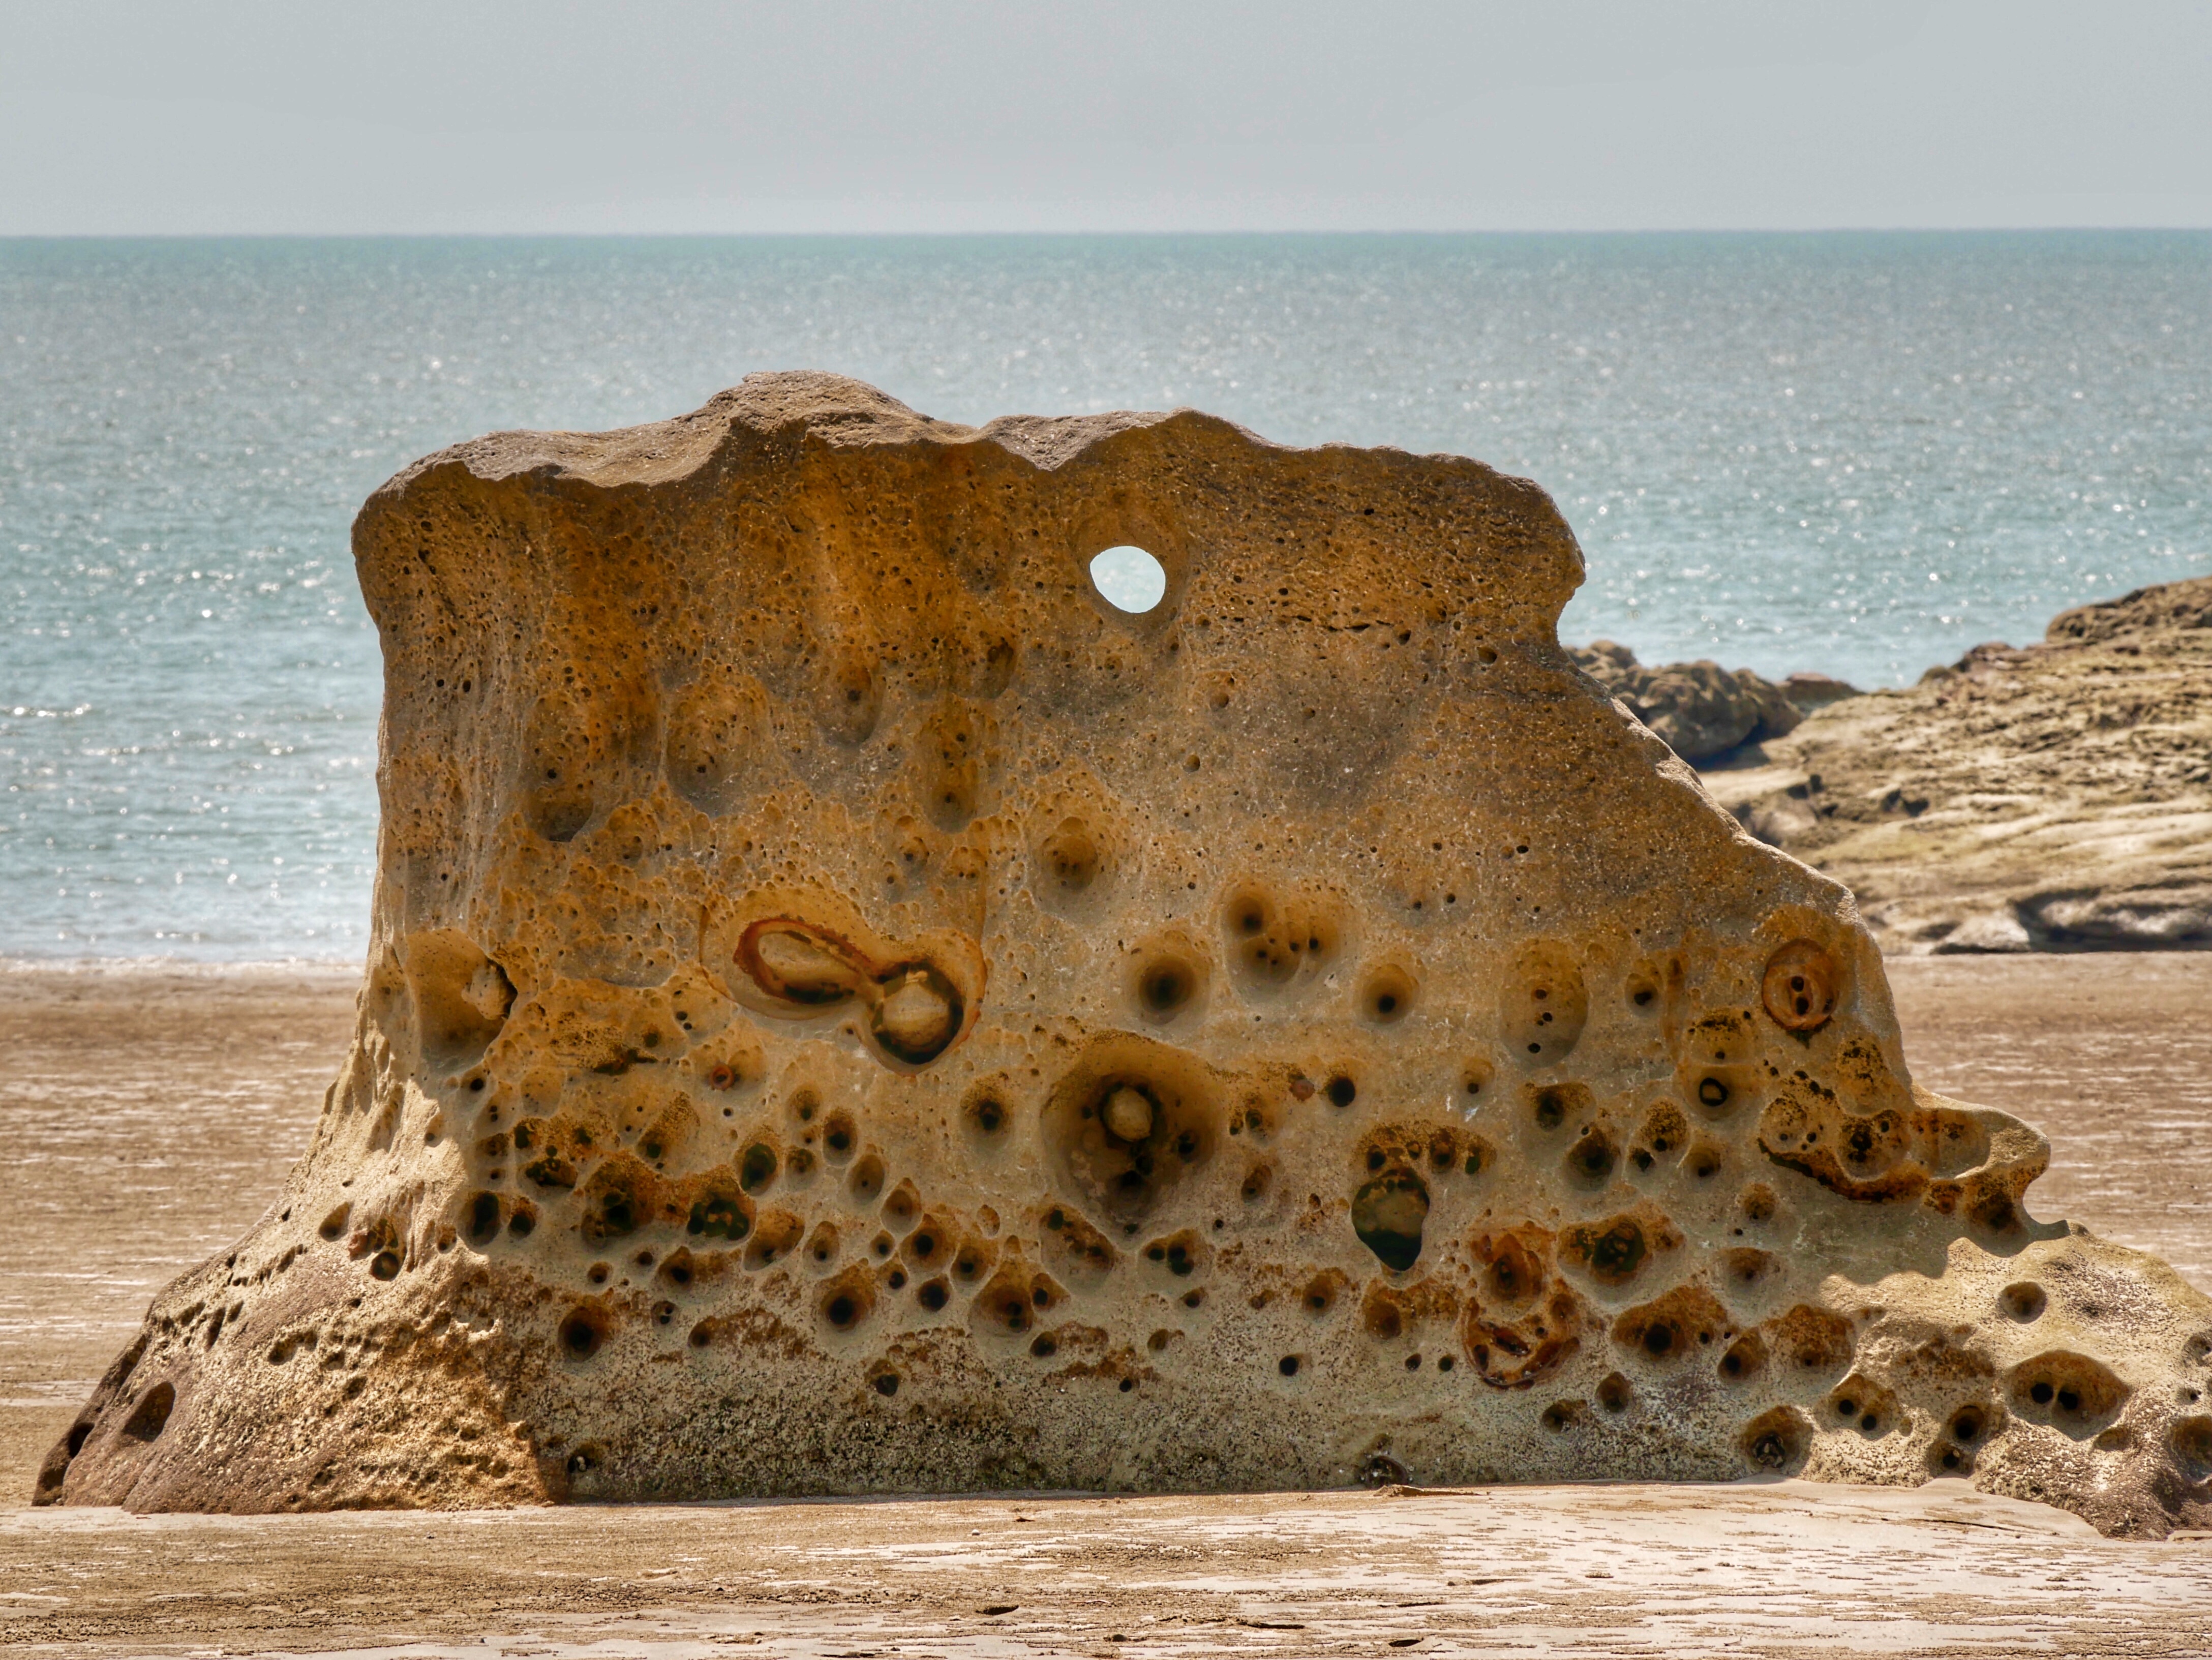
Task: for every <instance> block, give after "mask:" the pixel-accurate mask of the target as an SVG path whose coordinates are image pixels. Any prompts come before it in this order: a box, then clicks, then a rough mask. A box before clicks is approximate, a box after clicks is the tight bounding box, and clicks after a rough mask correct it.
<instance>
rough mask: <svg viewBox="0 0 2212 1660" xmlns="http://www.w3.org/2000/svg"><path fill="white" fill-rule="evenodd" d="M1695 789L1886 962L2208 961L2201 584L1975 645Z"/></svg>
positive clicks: (2206, 591)
mask: <svg viewBox="0 0 2212 1660" xmlns="http://www.w3.org/2000/svg"><path fill="white" fill-rule="evenodd" d="M1763 751H1764V752H1763V755H1762V757H1760V758H1761V761H1762V764H1760V765H1759V766H1757V767H1753V768H1748V769H1738V770H1730V771H1723V772H1717V773H1715V774H1712V775H1710V776H1709V777H1708V778H1707V780H1706V783H1707V786H1708V787H1710V788H1711V790H1712V791H1713V792H1714V794H1716V795H1717V796H1718V797H1719V798H1720V799H1721V800H1722V801H1723V803H1724V804H1726V805H1727V806H1730V807H1731V808H1733V809H1734V810H1735V812H1737V814H1738V816H1739V817H1741V818H1742V819H1743V821H1744V822H1745V823H1746V824H1748V825H1750V826H1751V827H1752V829H1753V830H1754V831H1755V832H1756V833H1757V834H1758V835H1759V836H1760V837H1762V838H1763V839H1765V841H1767V842H1771V843H1772V844H1773V845H1775V846H1777V847H1780V848H1785V849H1787V850H1788V851H1789V852H1790V853H1792V854H1796V855H1797V856H1798V857H1799V858H1802V859H1805V860H1809V861H1811V862H1812V863H1814V865H1815V866H1818V867H1819V868H1820V869H1821V870H1823V871H1826V872H1827V873H1830V874H1832V875H1833V876H1835V877H1836V878H1837V879H1839V880H1841V881H1844V882H1846V883H1848V884H1849V885H1850V887H1851V889H1852V891H1854V892H1855V893H1856V894H1857V896H1858V899H1859V903H1860V904H1861V905H1862V906H1863V908H1864V909H1865V912H1866V914H1867V916H1868V920H1869V921H1870V922H1871V923H1872V924H1873V925H1874V927H1875V930H1876V933H1877V934H1878V936H1879V937H1880V938H1881V941H1882V944H1883V946H1884V948H1885V949H1886V950H1888V951H1891V952H1966V951H2033V950H2062V951H2063V950H2077V951H2078V950H2084V949H2096V948H2099V947H2104V948H2117V949H2120V950H2128V951H2142V950H2148V949H2159V948H2173V947H2180V948H2186V949H2197V950H2208V949H2212V577H2199V578H2197V579H2195V580H2193V581H2185V582H2172V583H2167V584H2166V585H2165V586H2163V587H2154V588H2145V589H2142V590H2141V591H2139V592H2137V593H2130V594H2128V595H2125V596H2124V597H2123V598H2121V599H2115V600H2112V601H2109V602H2107V603H2105V604H2101V605H2086V606H2083V607H2081V608H2080V609H2078V610H2075V611H2067V612H2065V613H2063V615H2061V616H2060V617H2057V619H2055V620H2054V621H2053V622H2052V623H2051V627H2050V629H2049V630H2048V632H2047V635H2046V637H2045V641H2044V642H2043V643H2042V644H2041V645H2036V646H2028V647H2025V648H2018V649H2015V648H2012V647H2009V646H2002V645H1990V646H1981V647H1978V648H1975V649H1974V650H1973V651H1972V652H1969V653H1968V654H1966V657H1964V658H1963V659H1961V660H1960V662H1959V663H1958V664H1957V665H1956V666H1954V667H1951V668H1946V669H1935V670H1931V671H1929V673H1928V674H1927V675H1926V676H1925V677H1923V679H1922V680H1921V682H1920V684H1918V685H1917V686H1913V687H1910V688H1908V689H1906V690H1901V691H1888V692H1878V693H1874V694H1870V695H1869V696H1863V697H1857V698H1854V699H1852V700H1851V701H1850V702H1843V703H1838V704H1837V705H1836V706H1835V707H1833V708H1828V709H1825V710H1823V711H1822V712H1821V713H1820V714H1818V715H1816V716H1815V717H1814V718H1812V719H1810V720H1808V721H1806V722H1805V723H1804V724H1803V725H1802V727H1798V728H1796V730H1795V731H1794V732H1792V733H1789V734H1788V735H1787V736H1785V737H1784V738H1783V739H1781V740H1780V741H1779V742H1770V743H1766V744H1765V745H1764V746H1763Z"/></svg>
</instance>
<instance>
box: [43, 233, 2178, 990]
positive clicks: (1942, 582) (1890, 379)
mask: <svg viewBox="0 0 2212 1660" xmlns="http://www.w3.org/2000/svg"><path fill="white" fill-rule="evenodd" d="M774 368H822V369H831V370H836V371H839V372H842V373H843V374H853V375H857V376H859V377H860V378H861V379H863V380H869V381H872V382H873V383H875V384H876V385H878V386H882V387H883V388H884V389H885V390H886V391H888V392H891V393H892V394H893V395H895V396H896V397H898V398H902V399H903V400H904V401H905V402H907V403H908V404H911V405H913V406H914V407H915V408H916V409H919V410H923V411H925V412H927V413H928V414H931V415H934V416H939V417H945V418H947V419H951V420H955V421H963V422H970V423H980V422H982V421H985V420H987V419H989V418H990V417H993V416H995V415H1000V414H1007V413H1016V412H1025V413H1065V412H1076V411H1084V410H1106V409H1115V408H1125V407H1133V408H1140V409H1146V408H1149V409H1169V408H1174V407H1176V406H1179V405H1185V404H1189V405H1195V406H1197V407H1199V408H1201V409H1205V410H1212V411H1213V412H1215V413H1218V414H1220V415H1224V416H1226V417H1230V418H1231V419H1232V420H1235V421H1237V422H1241V423H1243V424H1245V425H1246V426H1249V427H1250V428H1252V429H1254V430H1255V431H1257V432H1259V433H1261V435H1264V436H1266V437H1267V438H1270V439H1273V440H1275V441H1279V442H1283V443H1288V444H1319V443H1324V442H1330V441H1343V442H1349V443H1355V444H1389V445H1396V446H1399V447H1403V448H1405V449H1408V450H1414V451H1449V452H1455V453H1460V454H1466V455H1473V456H1478V457H1480V458H1481V459H1484V460H1486V461H1488V462H1490V463H1492V464H1493V465H1497V466H1498V467H1501V468H1504V469H1505V470H1506V471H1511V472H1515V473H1520V474H1524V475H1526V476H1528V477H1531V478H1534V479H1535V480H1536V481H1538V482H1539V483H1541V484H1542V485H1543V486H1544V487H1545V488H1546V489H1548V490H1549V491H1550V492H1551V493H1552V495H1553V497H1554V498H1555V499H1556V500H1557V501H1558V502H1559V506H1560V508H1562V510H1563V511H1564V512H1565V514H1566V517H1567V519H1568V520H1569V521H1570V522H1571V524H1572V525H1573V526H1574V529H1575V532H1576V534H1577V537H1578V538H1580V539H1581V543H1582V546H1583V551H1584V554H1585V556H1586V558H1587V561H1588V565H1589V577H1588V581H1587V583H1586V585H1585V586H1584V587H1583V590H1582V592H1581V593H1580V594H1578V595H1577V598H1576V599H1575V600H1574V601H1573V603H1572V604H1571V605H1570V606H1569V607H1568V610H1567V613H1566V617H1565V622H1564V623H1563V624H1562V630H1561V631H1562V634H1563V636H1564V637H1565V638H1566V639H1568V640H1570V641H1573V642H1581V641H1587V640H1589V639H1593V638H1597V637H1606V638H1610V639H1613V640H1616V641H1619V642H1622V643H1624V644H1626V645H1628V646H1630V647H1631V648H1633V649H1634V650H1635V651H1636V652H1637V653H1638V654H1639V655H1640V656H1641V657H1642V658H1643V659H1644V660H1646V661H1652V662H1657V661H1671V660H1677V659H1681V658H1699V657H1710V658H1714V659H1717V660H1719V661H1720V662H1722V663H1723V664H1724V665H1726V666H1729V667H1732V668H1733V667H1738V666H1748V667H1751V668H1754V669H1757V670H1759V672H1762V673H1765V674H1768V675H1774V676H1778V675H1781V674H1784V673H1787V672H1790V671H1792V670H1797V669H1806V670H1816V671H1819V672H1823V673H1827V674H1832V675H1838V676H1841V677H1843V678H1846V679H1849V680H1850V681H1852V682H1854V683H1856V684H1859V685H1862V686H1869V687H1872V686H1884V685H1896V684H1903V683H1906V682H1910V681H1911V680H1912V679H1914V678H1917V676H1919V675H1920V674H1921V673H1922V672H1923V671H1924V670H1926V669H1927V668H1928V667H1929V666H1931V665H1933V664H1936V663H1940V662H1945V661H1948V660H1953V659H1955V658H1956V657H1958V656H1959V655H1960V654H1961V653H1962V652H1964V651H1965V650H1966V649H1967V648H1970V647H1972V646H1973V645H1975V644H1976V643H1978V642H1983V641H1987V640H2007V641H2011V642H2026V641H2029V640H2033V639H2035V638H2037V637H2039V635H2041V633H2042V630H2043V628H2044V625H2045V623H2046V622H2047V621H2048V620H2049V618H2050V617H2051V614H2052V613H2053V612H2055V611H2058V610H2060V609H2062V608H2063V607H2066V606H2069V605H2079V604H2081V603H2083V602H2085V601H2087V600H2090V599H2097V598H2100V597H2103V596H2108V595H2113V594H2117V593H2122V592H2124V591H2125V590H2127V589H2130V588H2133V587H2139V586H2141V585H2143V584H2146V583H2152V582H2160V581H2171V580H2173V579H2175V578H2179V577H2182V576H2188V575H2202V574H2204V573H2206V572H2208V571H2212V233H2197V232H2179V233H2176V232H2155V233H2154V232H2140V233H2138V232H2078V233H2037V234H1823V235H1799V234H1771V235H1769V234H1725V235H1723V234H1713V235H1700V234H1679V235H1677V234H1668V235H1650V234H1640V235H1619V236H1599V235H1572V236H1568V235H1561V236H1545V235H1514V236H1504V235H1468V236H1439V235H1424V236H1380V235H1376V236H1288V235H1285V236H1224V237H1200V236H1144V237H1139V236H1053V237H1031V238H1022V237H1004V238H996V237H961V238H942V239H938V238H884V239H839V238H799V239H736V240H700V239H671V240H623V239H575V240H519V239H484V240H435V239H428V240H416V239H408V240H123V241H100V240H0V779H4V780H5V794H4V798H0V958H9V959H14V960H18V961H21V960H32V961H47V962H53V961H63V960H68V961H86V960H90V961H99V960H103V959H142V958H164V959H171V960H181V961H184V962H188V963H197V964H224V963H238V962H247V961H254V962H267V961H288V960H301V961H313V960H317V959H327V960H330V961H333V962H348V961H353V962H357V961H358V960H359V959H360V958H361V955H362V951H363V949H364V947H365V945H366V941H367V928H368V905H369V886H370V879H371V875H372V872H373V869H374V845H375V832H376V793H375V784H374V773H375V758H376V723H377V705H378V698H379V689H380V680H379V676H380V663H379V658H378V651H377V643H376V637H375V635H374V631H373V630H372V629H371V628H370V626H369V623H368V617H367V615H366V613H365V612H364V611H363V609H362V601H361V596H360V593H359V591H358V590H357V588H356V585H355V581H354V576H353V570H352V566H351V562H350V559H349V554H348V547H347V534H348V526H349V521H350V520H351V518H352V516H353V514H354V511H355V509H356V507H357V506H358V505H359V503H360V502H361V501H362V498H363V497H364V496H366V495H367V494H368V492H369V491H370V490H372V489H374V488H375V487H376V486H377V484H378V483H380V482H381V481H382V480H384V479H385V478H386V477H389V476H390V475H391V474H392V473H393V472H394V471H397V470H398V469H399V468H401V467H403V466H404V465H406V464H407V463H408V462H410V461H411V460H413V459H415V458H416V457H417V456H420V455H422V454H424V453H427V452H429V451H431V450H435V449H436V448H439V447H441V446H443V445H446V444H449V443H452V442H454V441H457V440H459V439H462V438H466V437H469V436H471V435H474V434H477V433H481V432H484V431H488V430H492V429H499V428H513V427H552V428H568V429H599V428H606V427H615V426H622V425H625V424H629V423H635V422H642V421H650V420H655V419H659V418H660V417H666V416H671V415H675V414H678V413H680V412H682V411H684V410H690V409H692V408H695V407H696V406H697V405H698V404H701V403H702V402H703V401H704V400H705V399H706V398H708V397H709V396H710V395H712V394H713V393H714V392H716V391H718V390H720V388H722V387H724V386H728V385H730V384H732V383H733V382H734V381H736V380H738V379H739V378H740V377H741V376H743V375H744V374H747V373H749V372H751V371H753V370H757V369H774Z"/></svg>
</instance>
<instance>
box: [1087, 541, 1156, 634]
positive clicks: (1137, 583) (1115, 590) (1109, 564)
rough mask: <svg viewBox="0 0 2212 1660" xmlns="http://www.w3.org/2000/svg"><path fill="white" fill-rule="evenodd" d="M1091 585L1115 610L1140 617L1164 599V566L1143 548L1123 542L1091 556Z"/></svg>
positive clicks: (1153, 609) (1152, 609)
mask: <svg viewBox="0 0 2212 1660" xmlns="http://www.w3.org/2000/svg"><path fill="white" fill-rule="evenodd" d="M1091 587H1094V588H1096V589H1097V590H1098V597H1099V598H1100V599H1103V600H1104V601H1105V602H1106V603H1107V604H1108V605H1111V606H1113V607H1114V609H1115V611H1125V612H1127V614H1128V615H1130V616H1132V617H1141V616H1143V615H1145V614H1146V612H1147V611H1155V610H1157V609H1158V606H1159V603H1160V601H1161V600H1163V599H1166V598H1167V593H1168V573H1167V567H1166V566H1164V565H1163V564H1161V563H1160V562H1159V561H1158V559H1155V558H1154V557H1153V556H1152V555H1151V554H1149V553H1147V552H1146V551H1145V550H1144V549H1142V548H1139V547H1136V546H1133V545H1131V544H1127V543H1123V544H1119V545H1117V546H1115V547H1110V548H1106V549H1103V550H1100V551H1099V552H1097V553H1095V554H1093V555H1092V556H1091Z"/></svg>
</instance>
